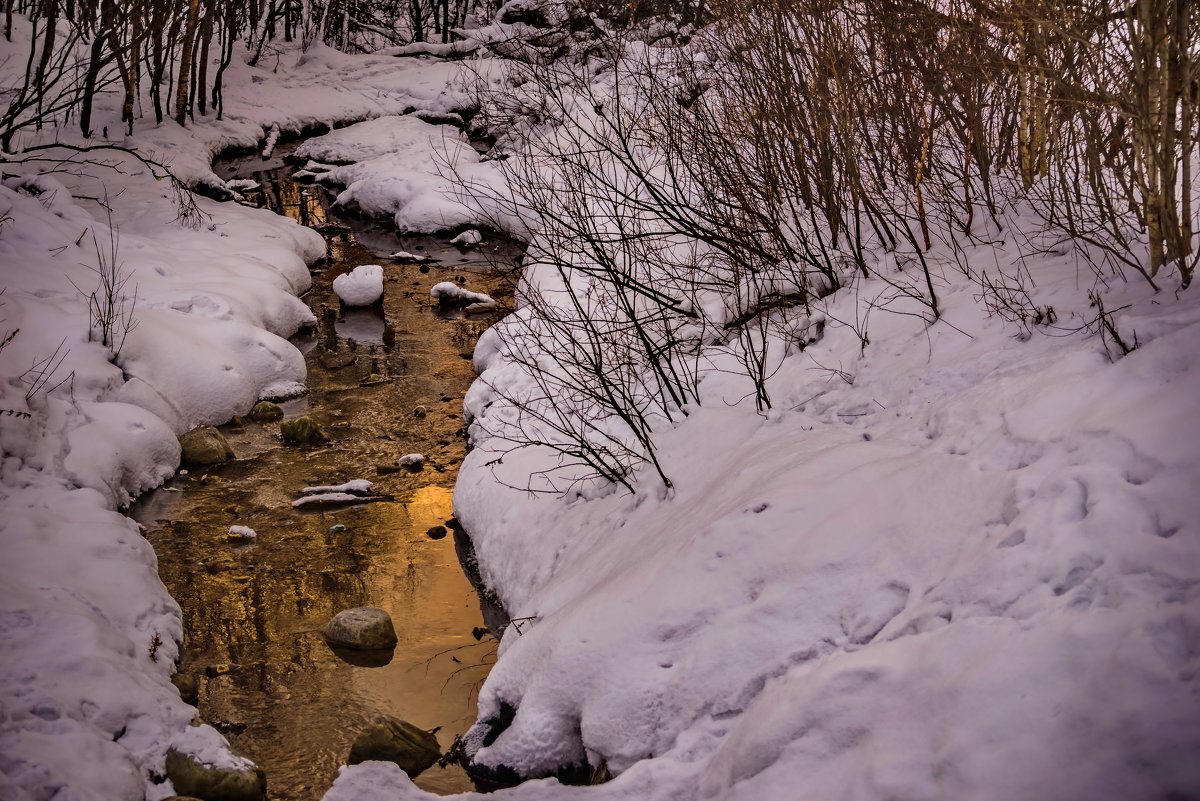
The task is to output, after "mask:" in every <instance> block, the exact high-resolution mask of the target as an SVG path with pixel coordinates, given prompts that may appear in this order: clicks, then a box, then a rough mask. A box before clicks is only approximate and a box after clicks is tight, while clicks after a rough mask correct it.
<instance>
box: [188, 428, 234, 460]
mask: <svg viewBox="0 0 1200 801" xmlns="http://www.w3.org/2000/svg"><path fill="white" fill-rule="evenodd" d="M179 446H180V449H181V453H180V456H179V458H180V461H182V462H183V463H184V464H185V465H189V466H192V467H205V466H207V465H213V464H221V463H222V462H228V461H229V460H230V459H232V458H233V448H231V447H229V441H228V440H227V439H225V435H224V434H222V433H221V432H220V431H218V430H217V429H215V428H213V427H212V426H199V427H197V428H193V429H192V430H191V431H189V432H187V433H186V434H184V435H183V436H182V437H180V438H179Z"/></svg>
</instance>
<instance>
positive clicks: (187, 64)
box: [175, 0, 200, 125]
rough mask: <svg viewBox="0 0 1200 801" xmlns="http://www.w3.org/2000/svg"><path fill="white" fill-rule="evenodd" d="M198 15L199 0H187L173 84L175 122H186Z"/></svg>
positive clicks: (181, 123)
mask: <svg viewBox="0 0 1200 801" xmlns="http://www.w3.org/2000/svg"><path fill="white" fill-rule="evenodd" d="M199 16H200V0H189V2H188V14H187V23H186V25H185V27H184V32H183V52H182V53H180V55H179V77H178V79H177V81H176V84H175V122H177V123H179V124H180V125H183V124H184V123H186V122H187V113H188V91H189V89H190V87H191V80H192V58H193V51H194V50H195V49H196V25H197V23H198V21H199Z"/></svg>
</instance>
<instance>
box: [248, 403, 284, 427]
mask: <svg viewBox="0 0 1200 801" xmlns="http://www.w3.org/2000/svg"><path fill="white" fill-rule="evenodd" d="M250 419H251V420H253V421H254V422H256V423H273V422H275V421H276V420H282V419H283V409H282V408H280V406H279V404H278V403H271V401H259V402H258V403H256V404H254V408H253V409H251V410H250Z"/></svg>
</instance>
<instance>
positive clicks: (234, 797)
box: [167, 748, 267, 801]
mask: <svg viewBox="0 0 1200 801" xmlns="http://www.w3.org/2000/svg"><path fill="white" fill-rule="evenodd" d="M240 763H241V764H242V766H239V767H234V766H232V765H230V766H226V765H210V764H207V763H205V762H202V761H201V760H200V759H199V758H198V757H195V756H192V755H191V754H185V753H182V752H180V751H176V750H175V749H174V748H172V749H170V750H169V751H167V778H168V779H170V780H171V784H173V785H174V786H175V792H177V793H179V794H180V795H183V796H185V797H195V798H203V799H204V801H261V800H262V799H264V798H266V795H267V779H266V776H265V775H264V774H263V771H262V768H260V767H258V766H256V765H254V764H253V763H252V762H249V761H248V760H240Z"/></svg>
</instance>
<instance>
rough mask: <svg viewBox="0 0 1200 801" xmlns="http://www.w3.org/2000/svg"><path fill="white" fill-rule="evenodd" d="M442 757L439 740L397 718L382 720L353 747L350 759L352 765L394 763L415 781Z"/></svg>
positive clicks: (357, 740) (362, 735)
mask: <svg viewBox="0 0 1200 801" xmlns="http://www.w3.org/2000/svg"><path fill="white" fill-rule="evenodd" d="M439 756H441V750H440V749H439V748H438V741H437V738H436V737H434V736H433V734H431V733H430V732H427V731H425V730H424V729H418V728H417V727H416V726H414V725H412V724H411V723H406V722H405V721H403V720H398V719H396V718H390V717H384V718H379V719H378V720H377V721H375V723H374V724H372V726H371V727H370V728H368V729H367V730H366V731H364V732H363V733H362V734H360V735H358V738H357V739H356V740H355V741H354V745H352V746H350V756H349V758H348V759H347V762H349V763H350V764H351V765H357V764H358V763H360V762H370V761H380V762H394V763H396V764H397V765H399V766H400V769H401V770H403V771H404V772H405V773H407V774H408V775H409V778H415V777H416V776H417V774H419V773H420V772H421V771H423V770H425V769H426V768H428V767H430V766H432V765H433V763H434V762H437V760H438V757H439Z"/></svg>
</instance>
